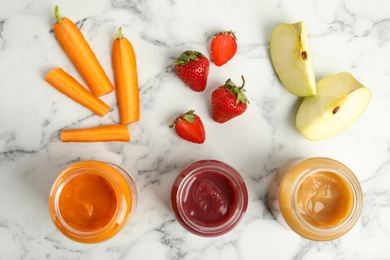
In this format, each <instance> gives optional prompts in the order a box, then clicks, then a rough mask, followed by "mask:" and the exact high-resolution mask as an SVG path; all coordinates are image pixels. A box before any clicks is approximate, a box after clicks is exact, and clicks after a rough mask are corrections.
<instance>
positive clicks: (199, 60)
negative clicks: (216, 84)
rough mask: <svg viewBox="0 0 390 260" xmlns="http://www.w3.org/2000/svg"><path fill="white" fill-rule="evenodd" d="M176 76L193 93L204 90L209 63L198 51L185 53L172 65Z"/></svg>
mask: <svg viewBox="0 0 390 260" xmlns="http://www.w3.org/2000/svg"><path fill="white" fill-rule="evenodd" d="M173 64H174V65H175V73H176V75H177V76H178V77H179V78H180V79H181V80H182V81H183V82H184V83H185V84H186V85H187V86H189V87H190V88H191V89H192V90H193V91H196V92H201V91H203V90H204V89H205V88H206V85H207V78H208V76H209V69H210V62H209V60H208V59H207V58H206V57H205V56H204V55H203V54H202V53H200V52H198V51H185V52H183V53H182V54H181V55H180V57H179V58H178V59H177V60H176V61H175V62H174V63H173Z"/></svg>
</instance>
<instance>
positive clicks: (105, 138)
mask: <svg viewBox="0 0 390 260" xmlns="http://www.w3.org/2000/svg"><path fill="white" fill-rule="evenodd" d="M61 141H62V142H110V141H120V142H130V134H129V129H128V128H127V126H126V125H122V124H118V125H106V126H98V127H92V128H84V129H71V130H62V131H61Z"/></svg>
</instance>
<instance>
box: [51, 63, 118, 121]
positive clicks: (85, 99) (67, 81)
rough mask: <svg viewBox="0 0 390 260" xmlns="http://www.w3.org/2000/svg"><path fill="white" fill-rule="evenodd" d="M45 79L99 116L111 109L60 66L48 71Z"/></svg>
mask: <svg viewBox="0 0 390 260" xmlns="http://www.w3.org/2000/svg"><path fill="white" fill-rule="evenodd" d="M45 80H46V81H47V82H48V83H49V84H50V85H52V86H53V87H55V88H56V89H57V90H58V91H60V92H61V93H63V94H65V95H66V96H68V97H70V98H71V99H73V100H74V101H76V102H77V103H79V104H80V105H83V106H84V107H86V108H88V109H89V110H91V111H92V112H94V113H96V114H97V115H99V116H104V115H105V114H107V112H108V111H110V109H111V108H110V107H109V106H108V105H106V104H105V103H104V102H103V101H101V100H100V99H98V98H97V97H95V96H94V95H92V93H91V92H89V91H88V90H87V89H86V88H85V87H84V86H83V85H81V84H80V83H79V82H78V81H77V80H76V79H74V78H73V77H72V76H70V75H69V74H68V73H66V72H65V71H64V70H63V69H61V68H57V69H54V70H52V71H50V72H49V73H48V74H47V76H46V78H45Z"/></svg>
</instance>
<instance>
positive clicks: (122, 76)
mask: <svg viewBox="0 0 390 260" xmlns="http://www.w3.org/2000/svg"><path fill="white" fill-rule="evenodd" d="M115 36H116V39H115V40H114V43H113V47H112V63H113V68H114V74H115V86H116V95H117V99H118V105H119V116H120V121H121V124H130V123H133V122H136V121H138V120H139V113H140V112H139V106H140V105H139V90H138V74H137V63H136V57H135V52H134V49H133V46H132V45H131V43H130V42H129V41H128V40H127V39H126V38H125V37H123V34H122V27H119V29H118V31H117V33H116V34H115Z"/></svg>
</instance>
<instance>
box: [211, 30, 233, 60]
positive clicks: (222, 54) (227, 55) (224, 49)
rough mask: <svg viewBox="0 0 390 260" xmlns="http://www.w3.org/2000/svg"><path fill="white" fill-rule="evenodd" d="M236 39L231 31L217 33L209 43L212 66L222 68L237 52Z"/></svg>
mask: <svg viewBox="0 0 390 260" xmlns="http://www.w3.org/2000/svg"><path fill="white" fill-rule="evenodd" d="M236 40H237V38H236V36H235V35H234V33H233V32H232V31H225V32H220V33H218V35H217V36H215V37H214V38H213V40H212V41H211V56H212V57H213V60H214V64H215V65H217V66H222V65H223V64H225V63H226V62H228V61H229V60H230V59H231V58H233V56H234V55H235V54H236V52H237V42H236Z"/></svg>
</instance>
